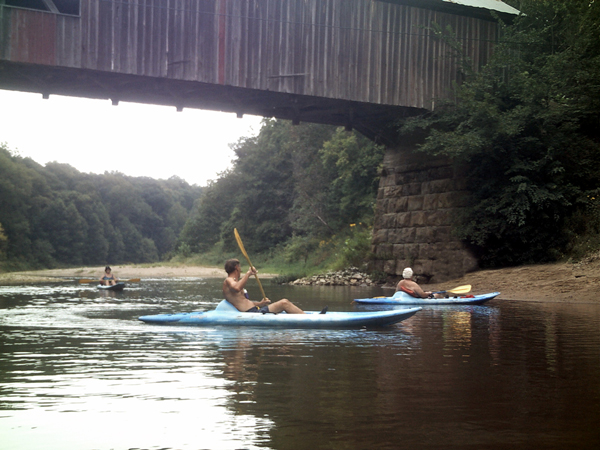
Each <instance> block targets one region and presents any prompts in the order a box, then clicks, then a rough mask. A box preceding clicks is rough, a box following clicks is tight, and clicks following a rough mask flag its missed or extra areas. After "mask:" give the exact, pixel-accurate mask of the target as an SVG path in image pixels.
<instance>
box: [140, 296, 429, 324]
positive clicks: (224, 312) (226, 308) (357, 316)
mask: <svg viewBox="0 0 600 450" xmlns="http://www.w3.org/2000/svg"><path fill="white" fill-rule="evenodd" d="M420 310H421V308H407V309H397V310H392V311H367V312H336V311H332V312H327V313H326V314H319V313H318V312H317V311H306V314H286V313H285V312H282V313H279V314H261V313H243V312H240V311H238V310H237V308H236V307H235V306H233V305H232V304H231V303H229V302H228V301H227V300H223V301H221V303H219V304H218V305H217V307H216V308H215V309H214V310H212V311H204V312H203V311H199V312H190V313H181V314H157V315H153V316H142V317H140V318H139V320H141V321H143V322H146V323H151V324H162V325H200V326H212V325H227V326H250V327H272V328H361V327H381V326H386V325H392V324H394V323H397V322H400V321H402V320H404V319H408V318H409V317H411V316H412V315H413V314H415V313H416V312H417V311H420Z"/></svg>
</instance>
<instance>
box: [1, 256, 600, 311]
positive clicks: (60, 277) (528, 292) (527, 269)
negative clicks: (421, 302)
mask: <svg viewBox="0 0 600 450" xmlns="http://www.w3.org/2000/svg"><path fill="white" fill-rule="evenodd" d="M112 268H113V272H114V273H115V274H116V275H117V276H118V277H119V278H121V279H128V278H141V279H142V280H143V279H144V278H180V277H203V278H225V271H224V270H223V269H222V268H220V267H200V266H154V267H143V266H136V265H125V266H118V265H117V266H112ZM103 271H104V267H81V268H72V269H53V270H39V271H30V272H10V273H0V285H7V284H23V283H46V282H52V281H54V282H65V281H67V280H75V279H79V278H90V279H95V278H98V277H99V276H100V274H102V272H103ZM273 276H274V275H273V274H262V273H261V274H260V277H261V278H269V277H273ZM464 284H471V285H472V286H473V291H472V292H473V293H485V292H494V291H500V292H501V293H502V294H501V295H500V296H499V297H498V298H500V299H505V300H520V301H537V302H540V301H543V302H564V303H596V304H600V254H598V255H596V256H595V257H592V258H588V259H587V260H585V261H582V262H580V263H577V264H570V263H557V264H540V265H532V266H521V267H514V268H508V269H498V270H480V271H477V272H473V273H470V274H467V275H465V276H464V277H462V278H459V279H456V280H452V281H449V282H447V283H444V284H443V285H442V284H430V285H426V286H425V288H426V289H427V290H443V289H450V288H453V287H456V286H460V285H464Z"/></svg>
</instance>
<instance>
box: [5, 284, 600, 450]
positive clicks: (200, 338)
mask: <svg viewBox="0 0 600 450" xmlns="http://www.w3.org/2000/svg"><path fill="white" fill-rule="evenodd" d="M220 283H221V281H220V280H214V281H210V280H201V279H182V280H178V281H177V282H169V283H165V282H164V281H162V280H155V281H149V282H147V283H144V284H142V285H140V286H138V287H136V289H131V290H130V289H126V290H125V291H123V292H114V293H109V294H113V295H108V296H106V295H103V294H106V293H107V292H104V291H102V292H98V291H97V290H93V289H90V288H89V287H87V286H84V287H79V286H38V287H28V286H23V287H21V288H19V287H10V288H3V289H2V290H1V293H0V305H1V307H0V331H1V333H2V334H1V336H0V349H1V353H0V433H1V434H2V439H3V441H2V442H3V445H4V446H7V447H6V448H11V449H20V448H21V449H34V448H35V449H37V448H47V449H48V448H49V449H53V448H57V449H58V448H60V449H66V450H70V449H111V448H148V449H150V448H172V449H199V448H213V449H221V448H222V449H235V448H273V449H278V448H300V449H303V448H311V449H320V448H328V449H329V448H336V447H339V448H373V447H375V448H390V449H391V448H403V447H405V448H419V449H421V448H422V449H430V448H431V449H434V448H435V449H437V448H450V449H452V448H456V449H463V448H465V447H469V446H470V447H476V448H486V449H488V448H489V449H504V448H540V447H541V448H570V449H579V448H581V449H583V448H596V447H597V445H598V444H600V433H599V432H598V427H597V423H598V421H599V420H600V387H599V386H598V383H597V380H598V376H599V375H600V361H599V358H598V348H600V326H599V325H600V312H599V309H600V308H598V307H594V306H590V305H585V306H582V305H579V306H573V305H568V306H563V305H557V304H554V305H543V304H523V303H511V302H498V301H496V302H490V304H489V305H484V306H459V307H428V308H424V309H423V310H422V311H420V312H419V313H418V314H416V315H415V316H413V317H412V318H411V319H409V320H407V321H404V322H402V323H400V324H397V325H395V326H393V327H390V328H386V329H380V330H282V329H277V330H267V329H250V328H229V327H226V328H218V327H215V328H194V327H184V328H181V327H174V326H151V325H146V324H143V323H141V322H138V321H137V317H138V316H140V315H143V314H154V313H164V312H177V311H192V310H203V309H210V308H213V307H214V306H215V305H216V304H217V302H218V301H219V300H220V298H219V297H220ZM273 291H274V293H273V294H271V293H269V295H271V296H272V297H274V298H275V297H276V296H279V297H288V298H290V299H293V300H294V302H297V303H298V304H300V305H301V307H303V308H304V309H309V310H310V309H312V310H317V309H320V307H321V306H322V305H323V304H328V305H329V306H330V309H332V310H352V309H353V308H354V307H353V306H352V305H351V303H350V302H351V300H350V299H352V298H357V297H358V296H375V295H376V293H375V292H373V293H370V292H361V293H360V294H358V295H355V294H356V293H355V292H354V291H352V290H351V288H346V289H332V288H329V290H328V289H325V288H320V289H314V290H313V289H310V288H308V289H306V288H302V289H293V288H291V287H276V289H273ZM115 294H116V295H115Z"/></svg>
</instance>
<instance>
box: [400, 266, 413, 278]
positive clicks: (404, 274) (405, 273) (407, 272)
mask: <svg viewBox="0 0 600 450" xmlns="http://www.w3.org/2000/svg"><path fill="white" fill-rule="evenodd" d="M412 276H413V270H412V269H411V268H410V267H407V268H406V269H404V271H403V272H402V278H412Z"/></svg>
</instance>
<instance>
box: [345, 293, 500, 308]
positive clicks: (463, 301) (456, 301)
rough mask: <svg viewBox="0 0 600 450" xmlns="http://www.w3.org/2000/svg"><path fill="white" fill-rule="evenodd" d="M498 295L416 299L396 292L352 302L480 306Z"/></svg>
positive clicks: (451, 295)
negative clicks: (391, 294) (389, 295)
mask: <svg viewBox="0 0 600 450" xmlns="http://www.w3.org/2000/svg"><path fill="white" fill-rule="evenodd" d="M498 295H500V292H491V293H489V294H480V295H453V294H449V297H448V298H416V297H413V296H411V295H409V294H407V293H406V292H403V291H396V293H395V294H394V295H393V296H391V297H373V298H357V299H354V301H355V302H356V303H364V304H370V305H481V304H483V303H485V302H487V301H488V300H491V299H493V298H494V297H497V296H498Z"/></svg>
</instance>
